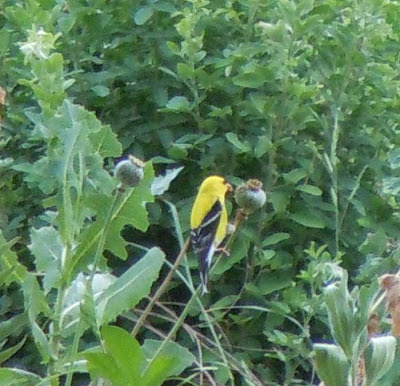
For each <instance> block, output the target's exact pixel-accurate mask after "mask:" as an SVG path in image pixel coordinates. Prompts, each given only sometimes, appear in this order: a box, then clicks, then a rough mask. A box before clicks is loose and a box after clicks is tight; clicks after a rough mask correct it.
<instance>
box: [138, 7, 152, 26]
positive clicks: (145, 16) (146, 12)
mask: <svg viewBox="0 0 400 386" xmlns="http://www.w3.org/2000/svg"><path fill="white" fill-rule="evenodd" d="M153 13H154V9H153V7H152V6H150V5H146V6H144V7H142V8H140V9H139V11H137V12H136V13H135V17H134V20H135V23H136V24H137V25H143V24H146V22H147V21H148V20H149V19H150V18H151V17H152V16H153Z"/></svg>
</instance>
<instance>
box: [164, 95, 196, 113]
mask: <svg viewBox="0 0 400 386" xmlns="http://www.w3.org/2000/svg"><path fill="white" fill-rule="evenodd" d="M166 107H167V109H169V110H174V111H189V110H190V104H189V101H188V100H187V98H186V97H184V96H176V97H173V98H171V99H170V100H169V101H168V102H167V104H166Z"/></svg>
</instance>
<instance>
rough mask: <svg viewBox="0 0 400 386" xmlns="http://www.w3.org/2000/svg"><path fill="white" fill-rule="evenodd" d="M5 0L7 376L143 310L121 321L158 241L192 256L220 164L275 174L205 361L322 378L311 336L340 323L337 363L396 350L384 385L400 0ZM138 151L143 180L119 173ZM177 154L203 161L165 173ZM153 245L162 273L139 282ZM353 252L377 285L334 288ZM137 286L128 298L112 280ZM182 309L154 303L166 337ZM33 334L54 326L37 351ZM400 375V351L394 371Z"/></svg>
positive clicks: (228, 265)
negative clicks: (374, 333) (379, 294)
mask: <svg viewBox="0 0 400 386" xmlns="http://www.w3.org/2000/svg"><path fill="white" fill-rule="evenodd" d="M1 8H2V13H1V14H0V26H1V28H0V61H1V63H2V65H1V66H0V86H1V87H2V88H4V89H5V90H6V91H7V97H6V104H5V106H4V107H3V108H2V109H1V110H0V115H1V116H2V121H1V125H2V132H1V137H0V149H1V154H2V156H1V160H0V168H1V172H2V173H1V175H2V178H1V181H0V189H1V194H0V228H1V230H2V234H1V235H0V252H1V258H0V267H1V272H0V283H1V284H2V286H3V287H2V288H3V293H2V299H3V301H2V304H1V307H0V318H1V324H0V332H1V331H3V333H2V334H0V336H1V342H2V343H1V344H4V346H3V348H2V350H3V351H2V353H3V356H2V357H1V358H2V359H3V360H6V359H8V358H11V362H9V363H10V369H2V370H1V371H0V377H2V378H0V379H2V380H3V381H4V382H9V380H10V379H26V380H29V381H31V382H36V380H37V377H41V378H42V379H45V380H46V379H47V378H46V377H49V378H51V376H53V375H54V376H58V375H61V374H65V373H66V372H67V368H68V364H69V363H70V362H71V361H74V360H75V359H76V353H78V352H79V351H80V350H81V349H82V348H83V347H84V346H86V345H95V344H98V343H99V339H100V328H101V324H102V323H108V322H110V321H111V320H114V319H115V318H117V316H118V315H119V314H120V313H123V314H124V317H123V318H122V319H117V320H118V322H119V323H121V324H122V325H123V326H124V327H126V328H130V327H131V324H132V321H133V323H134V321H135V320H136V319H135V317H137V315H136V314H135V312H133V313H129V312H126V310H127V309H128V308H129V307H134V306H135V305H137V301H139V300H140V299H139V298H140V297H144V296H146V295H147V294H148V293H149V289H150V287H149V285H150V284H151V282H153V281H154V280H156V279H157V277H158V274H159V270H160V268H161V262H162V261H163V257H162V256H163V254H162V252H161V251H160V249H150V250H148V248H149V247H153V246H159V247H160V248H162V249H163V250H164V252H165V253H166V255H167V256H168V257H169V256H173V255H176V250H177V249H178V248H179V247H178V246H177V245H178V241H175V240H176V239H177V240H182V239H183V236H184V235H186V233H187V230H188V227H189V225H188V218H189V210H190V205H191V203H192V197H193V196H194V194H195V192H196V189H197V187H198V185H199V183H200V181H201V180H202V179H203V178H204V176H205V175H209V174H211V173H218V174H222V175H224V176H226V177H227V178H228V179H229V180H230V181H231V182H233V183H235V184H237V185H239V184H240V183H241V182H243V180H247V179H248V178H258V179H260V180H261V181H262V182H263V183H264V186H265V187H266V189H267V191H268V202H269V206H268V208H267V211H261V212H259V213H256V214H254V215H252V216H250V217H249V219H248V220H247V222H246V223H245V224H244V226H243V227H242V229H241V230H240V233H239V234H238V235H237V237H236V240H235V241H234V243H233V245H232V246H231V256H230V258H229V259H228V258H226V259H225V258H222V259H221V260H220V262H219V265H218V266H217V267H216V269H215V270H214V272H213V273H212V275H211V282H212V292H211V295H210V297H209V298H205V299H204V303H205V304H207V307H206V308H210V310H211V311H210V313H211V314H212V315H211V314H210V317H211V316H212V318H215V320H216V322H217V323H218V326H216V327H217V328H216V329H217V332H218V331H220V332H221V334H218V336H219V337H220V342H219V349H218V350H215V345H217V346H218V344H217V343H216V342H215V340H213V339H214V338H213V339H211V338H210V337H211V335H212V334H211V330H210V328H209V327H210V325H209V323H208V322H207V320H211V319H207V318H205V317H204V308H203V310H202V309H201V307H198V306H196V307H195V306H193V307H192V309H191V312H190V315H191V316H192V318H197V317H199V318H200V322H201V323H200V324H197V323H196V322H197V319H196V322H195V323H194V324H196V326H197V327H198V329H199V331H197V332H201V333H202V334H201V335H196V338H197V340H195V341H192V340H191V339H188V335H185V334H178V335H177V338H176V339H177V342H178V343H179V344H182V345H184V346H185V347H187V348H189V349H190V350H191V352H192V353H194V354H195V355H196V359H197V360H198V363H197V364H196V366H197V367H200V366H202V365H207V364H210V365H211V368H212V370H209V371H208V370H207V371H208V372H207V371H206V372H205V375H204V376H209V373H212V374H213V376H214V378H215V379H216V381H217V382H219V383H224V382H232V379H231V376H230V375H229V374H232V372H233V373H235V374H240V375H237V377H239V378H240V377H241V379H246V380H252V382H253V383H254V382H255V381H254V379H257V378H258V379H261V380H262V382H264V383H271V384H274V383H275V384H279V385H282V384H287V385H289V384H294V383H298V384H306V385H307V384H310V383H313V382H315V381H316V380H315V378H313V374H314V371H313V365H314V364H313V361H312V360H311V359H310V351H311V349H310V347H311V345H312V342H314V341H319V342H320V341H331V336H332V337H333V338H334V339H335V340H336V344H337V345H338V346H329V347H330V348H329V349H328V350H331V351H334V353H333V354H332V355H333V356H332V357H329V355H328V360H329V361H331V360H332V361H331V362H329V365H327V366H326V367H324V368H325V369H326V372H328V373H329V371H333V370H332V367H331V366H333V368H334V367H335V366H336V365H337V366H341V363H342V362H343V355H344V356H345V357H346V360H347V361H349V360H353V359H349V358H350V357H352V355H354V354H355V352H354V350H355V351H357V353H359V352H360V351H359V350H361V351H363V352H364V353H365V361H366V363H367V362H368V361H370V362H371V366H372V367H370V368H371V369H372V368H373V366H378V369H379V371H378V372H376V371H375V370H373V371H372V370H371V371H370V370H368V369H367V376H368V377H369V379H371V382H373V380H372V378H373V377H375V376H377V374H379V377H380V376H381V375H383V374H382V373H381V372H380V371H381V370H383V369H385V371H386V370H388V368H389V366H388V363H390V360H391V352H392V351H390V350H389V349H388V351H387V355H386V356H385V355H383V354H379V353H382V351H384V350H383V349H382V347H384V346H385V344H386V343H387V342H386V343H385V344H383V343H382V342H383V341H378V340H373V341H371V342H370V343H369V344H367V339H366V336H365V326H366V323H367V322H366V320H367V317H368V314H367V313H368V309H367V308H368V307H367V308H360V307H358V308H357V307H355V304H358V303H357V302H360V304H364V305H365V304H366V303H367V302H366V300H365V299H366V298H368V299H370V293H369V290H368V289H367V287H365V288H364V285H371V284H374V283H376V278H377V276H379V275H380V274H381V273H383V272H389V271H392V270H393V269H394V268H395V267H396V266H397V265H398V262H399V252H398V248H397V238H398V230H399V221H398V218H399V216H398V212H399V204H398V193H399V189H398V185H399V184H398V177H397V173H398V150H397V147H398V145H399V136H398V132H397V131H398V130H397V122H398V121H399V118H400V117H399V111H400V110H399V98H398V95H397V94H398V89H399V80H398V75H397V74H398V73H399V64H398V41H399V34H400V23H399V20H400V8H399V7H398V4H397V3H396V2H395V1H385V2H379V1H374V0H364V1H359V2H354V1H338V0H328V1H322V0H302V1H294V0H280V1H277V2H265V1H263V0H240V1H239V0H233V1H228V2H226V1H220V0H217V1H207V0H185V1H180V0H179V1H178V0H155V1H142V2H132V1H129V0H118V1H113V2H109V1H106V0H96V1H91V2H85V1H81V0H73V1H65V2H64V1H56V0H46V1H45V0H29V1H25V2H19V3H15V2H14V1H11V0H4V1H2V2H1ZM129 153H131V154H134V155H136V156H138V157H139V158H143V159H151V158H153V162H148V163H147V166H146V169H145V175H144V180H143V181H142V183H141V184H140V185H139V186H138V187H137V188H134V189H127V190H126V191H125V192H124V193H123V194H122V193H120V192H116V191H115V189H116V187H117V181H116V180H115V179H114V178H113V177H112V172H111V169H112V164H113V162H114V160H115V159H116V158H117V159H119V158H120V157H121V156H122V155H123V154H124V155H127V154H129ZM176 163H179V164H180V166H184V169H182V170H179V169H176V170H179V172H176V174H175V173H173V172H167V174H166V180H165V181H166V182H165V186H163V181H162V180H157V183H159V182H161V186H159V185H153V188H152V186H151V185H152V181H153V179H154V175H155V174H158V172H159V171H160V170H161V169H164V168H165V166H168V165H174V164H176ZM154 169H155V170H156V173H155V171H154ZM169 173H172V174H169ZM178 173H179V174H178ZM168 176H169V177H171V180H173V183H172V184H171V186H170V188H169V189H168V187H169V183H170V182H171V181H168ZM175 177H176V179H175ZM152 189H153V190H152ZM153 195H155V196H157V197H158V198H157V199H155V198H154V197H153ZM228 201H229V200H228ZM165 204H167V205H165ZM228 207H229V210H231V209H232V204H231V202H228ZM234 210H235V208H234V207H233V209H232V214H234ZM121 231H122V233H121ZM177 234H178V235H177ZM138 246H139V247H140V248H142V249H145V250H146V251H147V252H146V253H147V254H146V253H142V254H140V256H141V257H143V256H145V257H143V259H145V260H143V261H148V262H150V260H151V263H149V264H152V265H150V266H151V267H152V268H153V271H152V275H150V276H151V277H146V280H148V283H147V284H146V285H144V284H140V286H139V287H138V288H139V289H140V291H139V290H138V291H139V292H138V294H137V296H132V298H131V297H130V294H133V292H135V290H134V288H135V286H134V282H132V281H130V280H129V279H130V278H133V277H135V269H139V268H143V267H141V266H140V262H137V263H136V265H134V264H133V261H135V262H136V260H137V258H138V254H137V253H136V252H135V249H134V248H135V247H138ZM111 256H113V257H115V256H116V257H118V258H120V259H121V261H119V260H118V261H117V259H114V258H110V257H111ZM151 257H154V258H153V259H152V258H151ZM137 264H139V265H138V266H137ZM188 266H189V267H195V266H196V263H195V260H194V258H193V256H192V255H191V254H189V256H188ZM135 267H136V268H135ZM344 268H345V269H347V270H348V272H349V278H350V280H349V283H348V286H349V288H351V287H352V286H353V284H354V282H356V283H358V284H359V285H360V287H359V288H360V289H359V292H358V293H357V292H353V291H350V292H349V290H348V289H347V288H348V287H347V283H344V281H342V282H341V284H339V285H338V286H337V285H333V286H332V287H330V288H329V287H328V289H327V290H326V293H324V294H323V292H324V290H323V288H325V287H326V284H327V283H330V282H331V281H335V280H337V279H338V278H339V277H342V276H343V272H344V271H343V269H344ZM110 270H115V271H116V272H117V273H118V274H117V275H113V274H111V273H110ZM122 272H125V274H122ZM178 274H179V275H180V276H179V277H178V276H177V279H174V280H173V282H172V284H171V286H170V287H169V288H168V293H167V294H165V295H164V296H165V298H162V299H163V300H171V301H172V302H178V303H184V302H185V301H186V300H187V296H186V292H185V291H186V290H185V288H186V287H185V280H186V285H187V286H188V287H189V288H190V284H191V283H189V282H188V280H189V278H188V276H187V275H186V276H183V275H184V272H183V271H182V272H181V271H179V272H178ZM124 275H125V276H124ZM130 275H132V276H130ZM117 277H118V278H119V279H117ZM125 279H126V282H125V281H124V280H125ZM181 279H185V280H181ZM194 280H195V281H196V282H197V280H198V278H197V275H194ZM128 282H129V283H131V284H132V286H130V285H127V287H125V286H124V283H128ZM118 283H119V284H118ZM21 288H22V291H21ZM121 288H126V289H127V292H126V293H125V294H122V295H123V296H122V301H121V303H120V301H119V300H118V301H115V302H114V301H113V300H112V299H113V297H112V294H111V293H110V292H112V290H113V289H114V290H116V291H117V292H118V290H119V289H121ZM75 291H76V292H75ZM130 291H132V293H131V292H130ZM336 291H342V292H340V293H341V294H342V295H343V298H341V299H340V301H343V302H344V303H343V307H342V308H341V307H340V305H341V304H340V302H339V300H335V299H336V298H335V296H336ZM72 294H76V295H77V294H79V296H78V297H77V298H74V296H72ZM102 294H103V295H102ZM139 295H140V296H139ZM102 296H103V297H102ZM332 296H333V298H332ZM99 297H100V298H101V299H103V300H104V301H103V302H100V300H99ZM106 300H107V301H106ZM325 301H326V303H327V305H328V310H330V311H328V312H327V310H326V308H325V306H324V302H325ZM335 301H337V302H339V303H338V304H337V306H335ZM99 302H100V303H99ZM78 303H79V306H77V304H78ZM100 304H101V305H102V306H101V307H100V308H99V305H100ZM174 304H175V303H174ZM69 307H70V308H69ZM335 307H336V309H337V310H338V313H337V314H335V312H333V311H332V310H333V309H334V308H335ZM107 310H108V311H107ZM157 310H158V309H157ZM180 310H181V308H179V307H178V306H174V307H172V308H170V309H169V311H171V312H172V314H171V313H169V314H168V313H167V314H161V312H160V310H158V311H155V315H152V319H151V325H152V326H154V327H155V329H156V332H154V331H153V333H160V334H161V335H160V336H162V335H163V334H164V335H165V334H166V331H167V330H168V327H167V326H166V320H167V321H169V322H174V320H175V319H174V315H176V314H177V313H178V314H179V312H180ZM164 311H165V310H164ZM339 311H340V313H339ZM379 311H380V312H383V310H381V309H379ZM165 312H166V311H165ZM132 315H133V316H132ZM78 316H81V318H80V320H81V322H77V319H78ZM155 316H158V318H156V317H155ZM328 316H329V319H328ZM14 318H18V319H14ZM168 318H170V319H168ZM130 319H132V321H130ZM10 320H13V321H15V323H16V326H18V328H16V330H15V331H14V330H13V329H12V328H10ZM212 320H214V319H212ZM327 320H329V322H328V323H329V327H330V328H327ZM338 320H340V323H339V322H338ZM205 321H206V322H205ZM342 323H343V324H342ZM89 327H90V328H89ZM88 329H89V330H88ZM88 331H91V332H92V334H93V336H92V337H88V334H89V333H88ZM145 331H146V332H145V333H143V337H149V335H150V338H154V336H151V333H150V332H149V330H145ZM348 331H349V332H348ZM85 332H86V334H85ZM186 332H188V331H186ZM193 333H194V332H193V331H190V334H193ZM331 333H332V335H331ZM190 334H189V336H190V337H192V336H193V335H190ZM348 334H351V335H350V336H349V335H348ZM25 336H31V337H32V338H33V339H27V341H26V343H25V345H24V346H22V348H20V346H19V345H18V343H19V342H20V341H23V339H24V337H25ZM7 339H8V340H7ZM60 339H61V341H60ZM63 339H64V340H65V341H63ZM210 339H211V340H210ZM374 339H378V338H374ZM151 341H152V340H151ZM71 342H72V345H71V344H70V343H71ZM194 342H196V343H194ZM63 343H68V344H66V346H65V347H72V348H71V350H70V351H68V350H67V351H64V350H63V347H64V346H63ZM355 343H357V344H356V345H355V346H354V347H353V346H351V347H350V345H353V344H355ZM391 345H392V343H391V342H389V343H387V347H389V346H390V347H391ZM339 346H340V347H339ZM146 347H147V346H146V343H144V345H143V350H144V351H146ZM222 347H224V350H225V351H224V352H225V354H224V355H222V354H221V348H222ZM324 347H325V346H324ZM385 347H386V346H385ZM7 350H9V351H7ZM22 351H24V354H25V353H29V355H23V354H22ZM321 352H322V351H318V350H317V358H318V355H322V354H321ZM12 354H14V356H12ZM179 355H183V354H182V353H180V354H178V356H179ZM323 355H325V353H323ZM357 355H358V354H357ZM377 355H379V358H380V359H379V360H377V359H375V358H376V356H377ZM14 358H15V359H14ZM12 360H14V361H15V362H21V363H22V365H23V366H25V368H26V369H27V370H26V372H25V371H22V370H21V371H19V370H18V371H17V370H15V369H11V366H13V365H14V364H15V362H12ZM203 360H204V363H203V362H202V361H203ZM228 362H229V367H230V368H229V369H228V370H227V367H228V366H227V365H226V364H227V363H228ZM395 362H396V361H395ZM6 363H7V362H6ZM41 363H44V365H41ZM221 363H224V365H221ZM244 363H245V364H247V365H244ZM331 363H333V364H331ZM377 363H378V365H377ZM325 364H326V363H325ZM346 366H347V365H346ZM346 366H345V369H344V372H340V374H342V373H346V371H347V370H346V369H347V367H346ZM352 366H354V361H353V362H352ZM30 370H32V372H30ZM79 370H80V371H85V369H82V368H79ZM35 371H37V372H38V374H39V375H36V374H33V372H35ZM189 374H192V373H189ZM193 374H194V377H196V376H197V375H198V372H196V371H195V372H194V373H193ZM338 374H339V373H338ZM398 374H399V371H398V370H396V366H393V368H392V369H391V370H388V371H387V374H386V377H387V378H386V379H388V380H393V379H396V376H397V375H398ZM174 375H177V374H174ZM185 376H187V377H188V378H190V377H191V375H185ZM12 377H15V378H12ZM68 377H71V375H70V376H68ZM321 377H322V375H321ZM52 379H54V378H52ZM340 379H342V378H340ZM67 381H68V382H71V378H68V379H67ZM196 381H197V379H196ZM243 382H246V381H245V380H243ZM249 382H250V381H249ZM388 382H389V381H388Z"/></svg>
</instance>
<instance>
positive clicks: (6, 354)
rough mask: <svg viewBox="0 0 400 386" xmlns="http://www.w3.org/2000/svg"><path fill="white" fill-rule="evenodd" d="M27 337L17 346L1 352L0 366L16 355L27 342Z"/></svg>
mask: <svg viewBox="0 0 400 386" xmlns="http://www.w3.org/2000/svg"><path fill="white" fill-rule="evenodd" d="M26 338H27V337H26V336H25V337H24V338H23V339H22V340H21V341H20V342H18V343H17V344H16V345H15V346H13V347H10V348H8V349H7V350H3V351H1V352H0V364H1V363H4V362H5V361H6V360H8V359H10V358H11V357H12V356H13V355H14V354H16V353H17V352H18V351H19V350H20V349H21V348H22V346H23V345H24V344H25V342H26Z"/></svg>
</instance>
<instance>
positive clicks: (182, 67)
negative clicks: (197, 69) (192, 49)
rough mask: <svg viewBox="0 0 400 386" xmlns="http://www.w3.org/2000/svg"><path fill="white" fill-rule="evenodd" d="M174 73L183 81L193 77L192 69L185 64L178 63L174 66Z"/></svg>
mask: <svg viewBox="0 0 400 386" xmlns="http://www.w3.org/2000/svg"><path fill="white" fill-rule="evenodd" d="M176 72H177V73H178V75H179V76H180V77H181V78H183V79H190V78H192V77H193V75H194V71H193V68H192V67H190V66H188V65H187V64H185V63H178V64H177V65H176Z"/></svg>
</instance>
